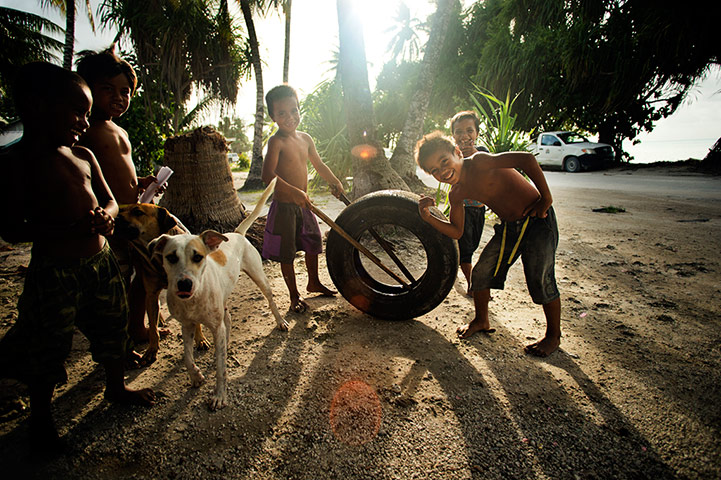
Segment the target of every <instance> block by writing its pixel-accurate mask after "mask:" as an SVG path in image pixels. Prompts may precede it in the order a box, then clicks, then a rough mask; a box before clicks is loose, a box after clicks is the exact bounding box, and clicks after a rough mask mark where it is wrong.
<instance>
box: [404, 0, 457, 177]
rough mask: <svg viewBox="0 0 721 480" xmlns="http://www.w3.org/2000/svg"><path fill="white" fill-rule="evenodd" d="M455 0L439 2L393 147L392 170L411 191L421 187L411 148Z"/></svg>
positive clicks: (419, 132) (420, 126) (419, 128)
mask: <svg viewBox="0 0 721 480" xmlns="http://www.w3.org/2000/svg"><path fill="white" fill-rule="evenodd" d="M453 2H454V0H438V2H437V3H438V5H437V7H436V13H435V19H434V22H433V27H432V29H431V34H430V36H429V38H428V43H427V44H426V48H425V53H424V54H423V61H422V62H421V68H420V73H419V74H418V79H417V81H416V88H415V93H414V94H413V98H412V99H411V102H410V105H409V106H408V113H407V114H406V121H405V123H404V125H403V131H402V132H401V136H400V138H399V139H398V142H397V143H396V148H395V150H394V151H393V155H392V156H391V159H390V164H391V166H392V167H393V169H394V170H395V171H396V172H398V174H399V175H400V176H401V178H402V179H403V180H404V181H405V182H406V183H407V184H408V185H409V186H410V187H411V188H412V189H414V190H420V191H422V189H423V188H424V184H423V182H421V180H419V179H418V176H417V175H416V162H415V160H414V158H413V149H414V148H415V144H416V142H417V141H418V140H419V139H420V138H421V136H422V135H423V121H424V120H425V118H426V110H427V109H428V103H429V102H430V99H431V93H432V92H433V81H434V79H435V76H436V71H437V69H438V62H439V61H440V57H441V50H442V48H443V43H444V41H445V39H446V33H447V32H448V24H449V22H450V18H451V12H452V11H453Z"/></svg>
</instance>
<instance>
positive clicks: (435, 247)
mask: <svg viewBox="0 0 721 480" xmlns="http://www.w3.org/2000/svg"><path fill="white" fill-rule="evenodd" d="M419 198H420V197H419V196H418V195H416V194H414V193H410V192H405V191H400V190H383V191H379V192H373V193H370V194H368V195H365V196H363V197H362V198H360V199H358V200H356V201H355V202H353V203H352V204H351V205H349V206H348V207H347V208H346V209H345V210H343V211H342V212H341V213H340V215H338V218H336V220H335V222H336V223H337V224H338V226H339V227H341V228H342V229H343V230H344V231H345V232H346V233H348V235H350V236H351V237H352V238H353V239H355V240H356V241H358V242H359V243H360V244H361V245H363V246H364V247H366V248H368V249H369V250H370V251H371V252H373V253H374V254H375V255H376V256H377V257H378V258H379V259H380V260H381V262H382V263H383V264H384V265H385V266H387V267H388V268H389V269H391V270H392V271H393V272H394V273H395V274H396V275H398V276H399V277H400V278H402V279H403V280H404V281H406V283H407V284H409V287H407V288H406V287H403V286H401V285H400V284H399V283H398V281H397V280H395V279H393V278H392V277H391V276H390V275H388V274H387V273H386V272H384V271H383V270H382V269H380V268H379V267H378V266H377V265H376V264H374V263H373V262H372V261H371V260H369V259H368V258H367V257H366V256H365V255H364V254H363V253H361V252H359V251H358V250H357V249H356V248H355V247H353V246H352V245H351V244H350V243H349V242H348V241H347V240H346V239H344V238H343V237H342V236H341V235H340V234H339V233H338V232H336V231H335V230H331V231H330V233H329V234H328V241H327V244H326V262H327V265H328V271H329V273H330V277H331V279H332V280H333V283H334V284H335V286H336V288H337V289H338V291H339V292H340V293H341V295H343V297H344V298H345V299H346V300H348V302H350V303H351V305H353V306H354V307H356V308H357V309H358V310H360V311H362V312H365V313H367V314H369V315H372V316H374V317H378V318H383V319H386V320H406V319H409V318H414V317H418V316H421V315H424V314H426V313H428V312H430V311H431V310H433V309H434V308H435V307H436V306H438V304H440V303H441V302H442V301H443V299H445V298H446V296H447V295H448V292H450V290H451V288H452V287H453V284H454V282H455V281H456V274H457V272H458V260H459V258H458V244H457V242H456V241H455V240H453V239H451V238H449V237H446V236H445V235H443V234H441V233H440V232H438V231H437V230H435V229H434V228H433V227H431V226H430V225H429V224H427V223H426V222H425V221H423V219H421V217H420V215H419V213H418V199H419ZM438 213H439V214H440V212H438ZM369 230H373V231H375V232H376V233H377V234H378V235H379V236H380V237H381V238H382V239H383V240H384V241H385V242H387V244H389V245H390V247H391V248H392V251H393V252H394V253H395V255H396V256H397V257H398V258H399V259H400V261H401V263H402V264H403V265H404V266H405V268H406V270H407V271H408V273H409V274H410V275H411V277H412V278H413V279H414V281H411V280H409V279H408V278H407V276H406V275H405V274H404V273H402V270H401V269H400V268H399V267H398V266H397V265H396V263H394V261H393V260H392V259H391V258H390V257H389V255H388V254H387V253H386V252H385V250H383V248H381V246H380V244H379V243H378V241H377V240H375V239H374V238H373V236H372V234H371V233H370V231H369Z"/></svg>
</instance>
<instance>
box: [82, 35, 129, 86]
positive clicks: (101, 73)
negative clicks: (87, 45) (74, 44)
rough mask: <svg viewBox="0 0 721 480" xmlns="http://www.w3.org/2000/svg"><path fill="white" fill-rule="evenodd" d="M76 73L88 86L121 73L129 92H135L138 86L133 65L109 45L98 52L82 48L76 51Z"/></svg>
mask: <svg viewBox="0 0 721 480" xmlns="http://www.w3.org/2000/svg"><path fill="white" fill-rule="evenodd" d="M75 68H76V69H77V72H78V74H80V76H81V77H83V78H84V79H85V81H86V82H88V85H90V88H91V89H92V88H93V85H94V84H96V83H97V82H99V81H101V80H104V79H107V78H113V77H116V76H118V75H120V74H121V73H122V74H123V75H125V78H127V79H128V83H129V84H130V89H131V91H130V94H131V95H132V94H134V93H135V89H136V88H137V86H138V77H137V75H135V70H133V67H132V66H131V65H130V64H129V63H128V62H127V61H125V60H123V59H122V58H120V57H119V56H117V55H116V54H115V51H114V48H113V47H109V48H106V49H105V50H102V51H100V52H95V51H92V50H83V51H82V52H78V61H77V62H75Z"/></svg>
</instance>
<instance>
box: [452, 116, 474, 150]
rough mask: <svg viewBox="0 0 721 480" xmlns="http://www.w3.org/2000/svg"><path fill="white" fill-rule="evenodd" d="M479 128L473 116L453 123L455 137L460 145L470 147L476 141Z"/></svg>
mask: <svg viewBox="0 0 721 480" xmlns="http://www.w3.org/2000/svg"><path fill="white" fill-rule="evenodd" d="M476 138H478V130H476V124H475V122H474V121H473V119H472V118H464V119H462V120H459V121H457V122H456V123H455V124H454V125H453V139H454V140H455V141H456V145H458V146H459V147H461V148H463V147H470V146H473V145H474V144H475V143H476Z"/></svg>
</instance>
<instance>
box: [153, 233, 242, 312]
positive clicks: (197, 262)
mask: <svg viewBox="0 0 721 480" xmlns="http://www.w3.org/2000/svg"><path fill="white" fill-rule="evenodd" d="M226 241H228V237H226V236H225V235H223V234H222V233H218V232H216V231H214V230H206V231H204V232H203V233H201V234H200V235H191V234H184V235H174V236H171V235H161V236H160V237H158V238H157V239H155V240H153V241H152V242H150V245H148V250H150V253H151V255H152V258H153V261H154V262H155V261H157V262H158V263H162V265H163V269H164V270H165V274H166V275H167V276H168V295H175V296H177V297H178V298H180V299H183V300H187V299H189V298H191V297H192V296H193V295H194V294H195V292H196V290H197V289H198V286H199V285H200V282H201V281H202V278H203V273H204V271H205V268H206V266H207V261H208V258H210V259H211V261H214V262H216V263H218V264H221V265H225V263H226V261H227V259H226V257H225V254H224V253H223V252H222V251H221V250H219V249H218V247H219V246H220V244H221V243H223V242H226Z"/></svg>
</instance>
